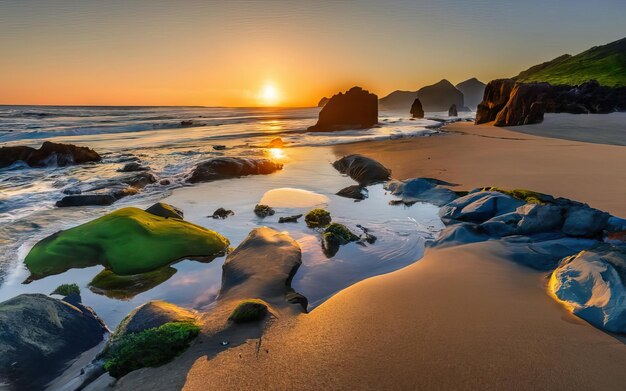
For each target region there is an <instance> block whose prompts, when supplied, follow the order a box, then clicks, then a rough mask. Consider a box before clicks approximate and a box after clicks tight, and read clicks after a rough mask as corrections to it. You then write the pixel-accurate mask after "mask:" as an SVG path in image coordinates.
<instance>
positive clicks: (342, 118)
mask: <svg viewBox="0 0 626 391" xmlns="http://www.w3.org/2000/svg"><path fill="white" fill-rule="evenodd" d="M377 123H378V97H377V96H376V95H374V94H371V93H369V92H368V91H366V90H363V89H361V88H360V87H352V88H351V89H350V90H349V91H347V92H346V93H345V94H344V93H339V94H337V95H333V97H332V98H330V100H329V101H328V103H326V105H325V106H324V107H323V108H322V110H321V111H320V114H319V119H318V120H317V124H315V125H314V126H311V127H309V131H311V132H330V131H335V130H346V129H364V128H371V127H372V126H374V125H376V124H377Z"/></svg>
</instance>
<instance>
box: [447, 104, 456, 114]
mask: <svg viewBox="0 0 626 391" xmlns="http://www.w3.org/2000/svg"><path fill="white" fill-rule="evenodd" d="M458 116H459V111H458V110H457V108H456V105H455V104H453V105H452V106H450V108H449V109H448V117H458Z"/></svg>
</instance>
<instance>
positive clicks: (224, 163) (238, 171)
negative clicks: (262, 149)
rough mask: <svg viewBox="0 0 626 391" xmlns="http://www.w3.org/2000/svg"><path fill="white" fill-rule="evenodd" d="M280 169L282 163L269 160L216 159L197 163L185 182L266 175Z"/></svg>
mask: <svg viewBox="0 0 626 391" xmlns="http://www.w3.org/2000/svg"><path fill="white" fill-rule="evenodd" d="M282 168H283V165H282V163H277V162H273V161H271V160H269V159H261V158H258V159H254V158H243V157H217V158H213V159H209V160H206V161H204V162H201V163H198V164H197V165H196V166H195V167H194V168H193V170H192V172H191V174H190V175H189V176H188V177H187V182H190V183H198V182H209V181H216V180H220V179H229V178H237V177H242V176H247V175H267V174H271V173H273V172H274V171H277V170H281V169H282Z"/></svg>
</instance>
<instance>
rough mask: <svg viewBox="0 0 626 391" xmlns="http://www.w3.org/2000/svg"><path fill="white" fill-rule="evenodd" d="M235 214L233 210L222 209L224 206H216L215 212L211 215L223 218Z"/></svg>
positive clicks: (215, 217)
mask: <svg viewBox="0 0 626 391" xmlns="http://www.w3.org/2000/svg"><path fill="white" fill-rule="evenodd" d="M234 214H235V212H233V211H232V210H230V209H228V210H227V209H224V208H218V209H217V210H216V211H215V212H213V215H212V216H211V217H213V218H214V219H225V218H227V217H228V216H233V215H234Z"/></svg>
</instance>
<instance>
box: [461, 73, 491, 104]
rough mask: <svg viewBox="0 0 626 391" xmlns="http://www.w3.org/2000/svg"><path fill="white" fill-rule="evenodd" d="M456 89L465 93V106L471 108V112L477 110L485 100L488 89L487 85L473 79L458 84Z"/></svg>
mask: <svg viewBox="0 0 626 391" xmlns="http://www.w3.org/2000/svg"><path fill="white" fill-rule="evenodd" d="M455 87H456V89H457V90H459V91H461V92H462V93H463V100H464V102H465V106H467V107H469V108H470V109H471V110H476V108H477V107H478V104H479V103H480V102H482V100H483V95H484V94H485V87H486V85H485V83H483V82H481V81H480V80H478V79H476V78H475V77H473V78H471V79H469V80H465V81H463V82H461V83H459V84H457V85H456V86H455Z"/></svg>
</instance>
